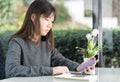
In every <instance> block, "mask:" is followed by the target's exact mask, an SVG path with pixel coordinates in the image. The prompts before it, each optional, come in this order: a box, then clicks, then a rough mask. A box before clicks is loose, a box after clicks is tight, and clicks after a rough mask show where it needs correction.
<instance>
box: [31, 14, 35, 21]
mask: <svg viewBox="0 0 120 82" xmlns="http://www.w3.org/2000/svg"><path fill="white" fill-rule="evenodd" d="M35 19H36V15H35V14H32V15H31V20H32V21H33V22H34V21H35Z"/></svg>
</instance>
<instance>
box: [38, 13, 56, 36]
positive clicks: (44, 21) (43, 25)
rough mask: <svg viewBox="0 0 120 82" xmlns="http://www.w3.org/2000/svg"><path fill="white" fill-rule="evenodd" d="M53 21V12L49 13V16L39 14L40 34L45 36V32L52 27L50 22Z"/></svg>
mask: <svg viewBox="0 0 120 82" xmlns="http://www.w3.org/2000/svg"><path fill="white" fill-rule="evenodd" d="M53 21H54V14H53V13H51V15H50V16H49V17H45V16H44V15H41V16H40V31H41V35H42V36H46V35H47V33H48V32H49V31H50V29H51V28H52V24H53Z"/></svg>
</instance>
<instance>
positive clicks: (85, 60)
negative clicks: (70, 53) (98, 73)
mask: <svg viewBox="0 0 120 82" xmlns="http://www.w3.org/2000/svg"><path fill="white" fill-rule="evenodd" d="M88 60H90V58H84V62H87V61H88ZM87 74H93V75H95V69H92V70H91V71H90V72H87Z"/></svg>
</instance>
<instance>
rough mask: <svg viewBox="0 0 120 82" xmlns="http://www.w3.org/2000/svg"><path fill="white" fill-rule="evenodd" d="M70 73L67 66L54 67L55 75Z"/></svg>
mask: <svg viewBox="0 0 120 82" xmlns="http://www.w3.org/2000/svg"><path fill="white" fill-rule="evenodd" d="M66 73H69V69H68V68H67V67H66V66H57V67H53V75H58V74H66Z"/></svg>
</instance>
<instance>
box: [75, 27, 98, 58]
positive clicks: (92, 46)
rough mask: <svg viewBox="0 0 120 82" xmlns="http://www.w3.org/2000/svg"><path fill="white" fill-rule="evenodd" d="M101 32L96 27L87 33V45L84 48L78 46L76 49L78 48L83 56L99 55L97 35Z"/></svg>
mask: <svg viewBox="0 0 120 82" xmlns="http://www.w3.org/2000/svg"><path fill="white" fill-rule="evenodd" d="M98 33H99V31H98V30H97V29H94V30H93V31H92V32H91V34H90V33H89V34H87V35H86V38H87V40H88V41H87V47H86V48H85V49H84V48H80V47H76V49H78V50H77V51H78V52H79V53H80V54H82V55H83V57H85V58H90V57H92V56H95V55H97V53H98V50H99V47H98V46H97V44H96V40H95V38H96V36H97V34H98Z"/></svg>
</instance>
